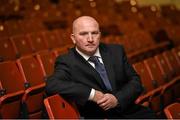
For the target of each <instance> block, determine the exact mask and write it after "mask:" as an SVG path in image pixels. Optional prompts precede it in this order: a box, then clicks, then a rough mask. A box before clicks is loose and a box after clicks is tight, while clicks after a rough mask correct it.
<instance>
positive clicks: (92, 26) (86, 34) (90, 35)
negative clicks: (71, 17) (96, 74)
mask: <svg viewBox="0 0 180 120" xmlns="http://www.w3.org/2000/svg"><path fill="white" fill-rule="evenodd" d="M71 39H72V41H73V43H74V44H75V45H76V47H77V49H78V50H79V51H81V52H83V53H84V54H87V55H89V56H91V55H93V54H94V53H95V52H96V50H97V48H98V46H99V40H100V31H99V25H98V23H97V22H96V21H95V20H91V19H83V20H79V21H78V22H77V23H76V24H75V25H74V30H73V34H72V35H71Z"/></svg>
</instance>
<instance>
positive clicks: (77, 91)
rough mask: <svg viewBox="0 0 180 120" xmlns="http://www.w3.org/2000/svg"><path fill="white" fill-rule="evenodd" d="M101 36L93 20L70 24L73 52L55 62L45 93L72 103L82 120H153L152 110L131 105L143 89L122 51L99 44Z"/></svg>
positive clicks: (114, 46) (118, 48) (80, 18)
mask: <svg viewBox="0 0 180 120" xmlns="http://www.w3.org/2000/svg"><path fill="white" fill-rule="evenodd" d="M100 36H101V33H100V30H99V24H98V23H97V21H96V20H95V19H94V18H92V17H90V16H82V17H79V18H77V19H76V20H75V21H74V22H73V33H72V34H71V39H72V41H73V43H74V45H75V48H72V49H71V50H70V51H69V52H68V54H65V55H62V56H59V57H58V58H57V60H56V63H55V71H54V74H53V75H52V76H51V77H49V78H48V80H47V86H46V90H47V93H48V94H56V93H59V94H60V95H61V96H63V97H64V98H66V99H67V100H71V101H74V102H75V103H76V104H77V107H78V109H79V111H80V114H81V116H83V117H84V118H154V117H155V115H154V113H153V112H152V111H151V110H149V109H148V108H145V107H142V106H140V105H135V104H134V101H135V100H136V98H137V97H138V96H139V95H140V94H141V92H142V86H141V83H140V78H139V76H138V75H137V73H136V72H135V71H134V69H133V68H132V66H131V65H130V64H129V63H128V61H127V58H126V55H125V52H124V49H123V47H122V46H120V45H106V44H103V43H100ZM94 56H96V57H94Z"/></svg>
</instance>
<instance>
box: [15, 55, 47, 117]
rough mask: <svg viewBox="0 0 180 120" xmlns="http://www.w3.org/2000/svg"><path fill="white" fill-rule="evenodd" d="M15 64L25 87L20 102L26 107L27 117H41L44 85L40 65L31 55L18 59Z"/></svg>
mask: <svg viewBox="0 0 180 120" xmlns="http://www.w3.org/2000/svg"><path fill="white" fill-rule="evenodd" d="M17 64H18V67H19V69H20V72H21V74H22V76H23V82H24V86H25V89H26V90H25V95H24V96H23V99H22V103H23V105H24V107H26V110H27V115H28V118H41V117H42V106H43V95H44V87H45V81H44V75H43V71H42V69H41V66H40V64H39V63H38V61H37V60H36V59H35V58H34V57H33V56H32V55H31V56H25V57H22V58H20V59H18V60H17Z"/></svg>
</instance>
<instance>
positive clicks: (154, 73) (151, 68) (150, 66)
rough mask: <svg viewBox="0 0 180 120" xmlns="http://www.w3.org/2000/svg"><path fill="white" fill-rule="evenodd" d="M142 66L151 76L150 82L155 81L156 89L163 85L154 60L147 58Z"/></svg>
mask: <svg viewBox="0 0 180 120" xmlns="http://www.w3.org/2000/svg"><path fill="white" fill-rule="evenodd" d="M144 64H145V66H146V68H147V70H148V72H149V74H150V76H151V79H152V80H155V81H156V82H157V83H156V84H157V87H158V86H160V85H164V84H165V81H164V80H163V76H162V73H161V71H160V68H159V67H158V64H157V63H156V61H155V59H154V58H152V57H151V58H148V59H145V60H144Z"/></svg>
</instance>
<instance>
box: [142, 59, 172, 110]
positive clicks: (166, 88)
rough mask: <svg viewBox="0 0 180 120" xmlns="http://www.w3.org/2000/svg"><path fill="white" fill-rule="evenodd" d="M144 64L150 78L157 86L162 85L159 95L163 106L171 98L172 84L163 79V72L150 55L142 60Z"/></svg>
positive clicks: (170, 100) (169, 101) (168, 102)
mask: <svg viewBox="0 0 180 120" xmlns="http://www.w3.org/2000/svg"><path fill="white" fill-rule="evenodd" d="M144 64H145V66H146V67H147V70H148V72H149V74H150V76H151V79H152V80H155V81H156V82H157V86H158V87H162V92H161V95H162V97H163V100H162V102H163V104H164V106H166V105H168V104H170V103H171V102H172V100H173V94H172V88H173V86H174V84H173V83H171V82H169V83H168V82H166V81H165V80H164V79H163V74H162V73H161V70H160V68H159V66H158V64H157V63H156V61H155V59H154V58H152V57H151V58H148V59H146V60H144ZM161 107H163V106H161Z"/></svg>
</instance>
